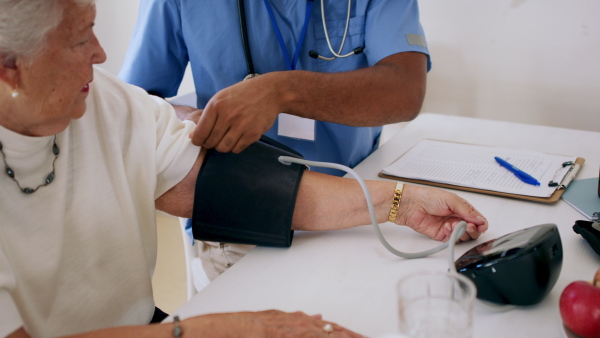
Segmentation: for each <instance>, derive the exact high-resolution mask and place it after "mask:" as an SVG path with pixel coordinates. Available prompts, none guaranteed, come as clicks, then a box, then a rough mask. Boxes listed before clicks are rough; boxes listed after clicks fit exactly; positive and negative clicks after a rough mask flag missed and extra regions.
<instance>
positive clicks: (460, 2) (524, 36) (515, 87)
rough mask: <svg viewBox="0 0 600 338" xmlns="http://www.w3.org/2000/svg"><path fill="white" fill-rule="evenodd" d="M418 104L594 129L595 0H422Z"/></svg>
mask: <svg viewBox="0 0 600 338" xmlns="http://www.w3.org/2000/svg"><path fill="white" fill-rule="evenodd" d="M420 9H421V19H422V23H423V26H424V28H425V32H426V35H427V40H428V44H429V48H430V52H431V54H432V61H433V68H432V70H431V72H430V74H429V77H428V86H427V95H426V99H425V104H424V107H423V111H431V112H440V113H447V114H453V115H465V116H475V117H483V118H490V119H498V120H508V121H517V122H524V123H534V124H546V125H551V126H564V127H568V128H576V129H586V130H594V131H600V2H599V1H597V0H568V1H567V0H493V1H481V0H423V1H421V2H420Z"/></svg>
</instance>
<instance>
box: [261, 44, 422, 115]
mask: <svg viewBox="0 0 600 338" xmlns="http://www.w3.org/2000/svg"><path fill="white" fill-rule="evenodd" d="M332 62H336V61H332ZM426 74H427V59H426V56H425V55H424V54H421V53H413V52H406V53H398V54H395V55H392V56H389V57H388V58H386V59H384V60H382V61H381V62H379V63H378V64H377V65H375V66H372V67H367V68H364V69H359V70H354V71H349V72H342V73H318V72H308V71H291V72H275V73H269V74H266V76H265V77H267V76H270V77H272V79H269V80H270V81H274V82H275V83H277V85H276V86H275V87H276V88H278V90H279V98H280V104H281V108H282V111H281V112H284V113H288V114H292V115H297V116H302V117H307V118H311V119H315V120H320V121H326V122H335V123H341V124H346V125H351V126H380V125H384V124H389V123H396V122H401V121H409V120H412V119H413V118H415V117H416V116H417V115H418V113H419V112H420V110H421V106H422V103H423V98H424V96H425V85H426ZM261 80H262V79H261ZM265 80H266V79H265Z"/></svg>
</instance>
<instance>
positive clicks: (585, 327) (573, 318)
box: [559, 269, 600, 338]
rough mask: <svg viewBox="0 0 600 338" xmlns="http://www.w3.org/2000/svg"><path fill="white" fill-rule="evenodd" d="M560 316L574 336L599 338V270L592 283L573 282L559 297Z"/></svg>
mask: <svg viewBox="0 0 600 338" xmlns="http://www.w3.org/2000/svg"><path fill="white" fill-rule="evenodd" d="M559 308H560V316H561V317H562V320H563V323H564V324H565V326H566V327H567V328H569V330H571V331H572V332H573V333H575V334H576V335H579V336H581V337H584V338H600V269H598V271H596V275H595V276H594V281H593V282H592V283H589V282H584V281H576V282H573V283H571V284H569V285H567V287H566V288H565V289H564V290H563V292H562V294H561V295H560V302H559Z"/></svg>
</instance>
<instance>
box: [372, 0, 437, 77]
mask: <svg viewBox="0 0 600 338" xmlns="http://www.w3.org/2000/svg"><path fill="white" fill-rule="evenodd" d="M407 51H412V52H421V53H424V54H425V55H427V70H429V69H430V68H431V62H430V60H429V50H428V48H427V42H426V40H425V32H424V31H423V27H422V26H421V23H420V21H419V5H418V3H417V0H403V1H399V0H372V1H370V2H369V5H368V8H367V15H366V19H365V54H366V55H367V58H368V63H369V65H371V66H372V65H374V64H376V63H377V62H379V61H381V60H382V59H384V58H385V57H387V56H390V55H392V54H396V53H399V52H407Z"/></svg>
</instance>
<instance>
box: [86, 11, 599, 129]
mask: <svg viewBox="0 0 600 338" xmlns="http://www.w3.org/2000/svg"><path fill="white" fill-rule="evenodd" d="M218 1H225V0H218ZM398 1H400V0H398ZM138 6H139V0H97V9H98V17H97V20H96V33H97V35H98V38H99V39H100V42H101V43H102V44H103V46H104V47H105V49H106V52H107V54H108V61H107V62H106V63H105V64H104V65H103V67H104V68H105V69H107V70H109V71H111V72H113V73H115V74H116V73H118V70H119V68H120V66H121V63H122V60H123V58H124V56H125V51H126V49H127V45H128V43H129V38H130V36H131V32H132V31H133V27H134V25H135V20H136V16H137V8H138ZM420 7H421V20H422V23H423V26H424V28H425V32H426V34H427V40H428V44H429V48H430V52H431V54H432V60H433V68H432V70H431V72H430V73H429V76H428V86H427V95H426V98H425V103H424V106H423V111H428V112H438V113H446V114H453V115H464V116H475V117H482V118H489V119H497V120H508V121H517V122H524V123H534V124H545V125H551V126H563V127H567V128H576V129H586V130H594V131H600V19H598V18H600V1H597V0H568V1H567V0H488V1H482V0H421V1H420ZM184 81H185V82H184V84H183V85H182V88H180V93H186V92H189V91H192V90H193V84H192V82H191V79H190V77H189V73H188V76H186V78H185V80H184Z"/></svg>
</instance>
